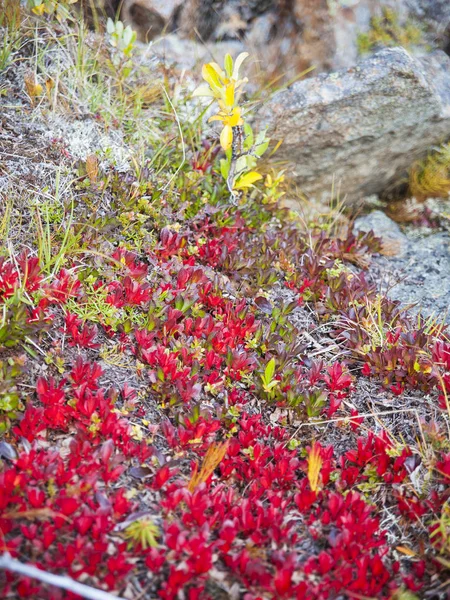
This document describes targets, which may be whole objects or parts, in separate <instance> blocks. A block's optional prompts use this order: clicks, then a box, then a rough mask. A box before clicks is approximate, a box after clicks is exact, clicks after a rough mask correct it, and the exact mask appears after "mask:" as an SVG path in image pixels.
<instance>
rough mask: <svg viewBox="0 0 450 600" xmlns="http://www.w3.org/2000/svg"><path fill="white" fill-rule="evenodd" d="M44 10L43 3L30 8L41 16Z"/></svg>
mask: <svg viewBox="0 0 450 600" xmlns="http://www.w3.org/2000/svg"><path fill="white" fill-rule="evenodd" d="M44 10H45V4H44V3H42V4H39V6H35V7H34V8H32V9H31V11H32V12H34V14H35V15H38V16H40V17H41V16H42V15H43V14H44Z"/></svg>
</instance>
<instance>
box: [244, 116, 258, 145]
mask: <svg viewBox="0 0 450 600" xmlns="http://www.w3.org/2000/svg"><path fill="white" fill-rule="evenodd" d="M244 134H245V141H244V148H245V150H250V148H251V147H252V146H253V143H254V140H255V136H254V135H253V129H252V128H251V127H250V125H249V124H248V123H244Z"/></svg>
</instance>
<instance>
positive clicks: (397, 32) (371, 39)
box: [357, 7, 424, 54]
mask: <svg viewBox="0 0 450 600" xmlns="http://www.w3.org/2000/svg"><path fill="white" fill-rule="evenodd" d="M423 44H424V39H423V31H422V29H421V27H420V26H419V25H418V24H417V23H416V22H415V21H413V20H411V19H408V20H407V21H406V22H405V23H404V24H401V23H400V20H399V17H398V15H397V13H396V12H395V11H393V10H392V9H390V8H387V7H385V8H383V10H382V14H381V16H378V17H372V19H371V20H370V29H369V31H368V32H366V33H360V34H359V35H358V38H357V46H358V52H359V54H366V53H368V52H371V51H372V50H374V49H376V48H377V47H378V46H403V47H404V48H411V47H412V46H420V45H423Z"/></svg>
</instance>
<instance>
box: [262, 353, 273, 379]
mask: <svg viewBox="0 0 450 600" xmlns="http://www.w3.org/2000/svg"><path fill="white" fill-rule="evenodd" d="M274 375H275V359H274V358H271V359H270V360H269V362H268V363H267V365H266V368H265V370H264V379H265V381H266V383H270V382H271V381H272V379H273V376H274Z"/></svg>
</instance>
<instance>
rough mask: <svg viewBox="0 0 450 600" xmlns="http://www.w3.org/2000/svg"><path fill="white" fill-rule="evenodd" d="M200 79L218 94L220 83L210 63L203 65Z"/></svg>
mask: <svg viewBox="0 0 450 600" xmlns="http://www.w3.org/2000/svg"><path fill="white" fill-rule="evenodd" d="M202 77H203V79H204V80H205V81H206V83H207V84H208V85H209V87H210V88H211V89H212V91H213V92H220V90H221V88H222V84H221V82H220V79H219V76H218V75H217V73H216V71H215V70H214V69H213V67H212V66H211V64H210V63H208V64H206V65H203V68H202Z"/></svg>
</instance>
